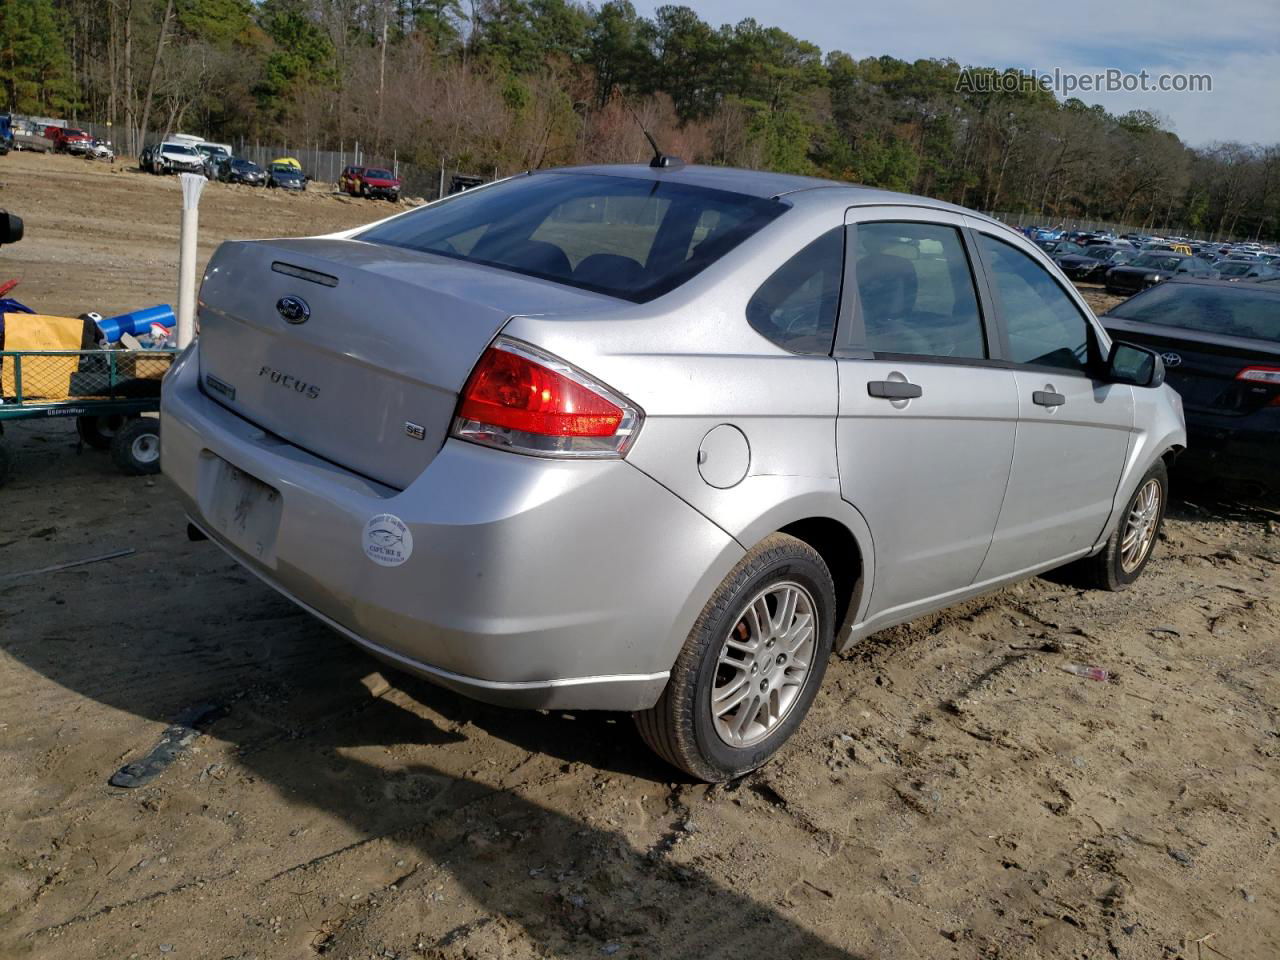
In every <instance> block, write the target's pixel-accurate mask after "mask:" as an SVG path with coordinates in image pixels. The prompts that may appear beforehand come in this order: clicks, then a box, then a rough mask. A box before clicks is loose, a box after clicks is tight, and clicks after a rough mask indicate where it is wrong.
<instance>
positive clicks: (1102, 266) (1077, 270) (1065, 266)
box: [1054, 244, 1137, 283]
mask: <svg viewBox="0 0 1280 960" xmlns="http://www.w3.org/2000/svg"><path fill="white" fill-rule="evenodd" d="M1136 256H1137V252H1136V251H1134V250H1130V249H1127V248H1122V247H1104V246H1100V245H1096V244H1095V245H1094V246H1091V247H1086V248H1085V252H1084V253H1082V254H1073V255H1069V256H1065V257H1055V258H1054V262H1055V263H1057V264H1058V266H1059V267H1060V268H1061V269H1062V272H1063V273H1065V274H1066V275H1067V276H1068V277H1070V278H1071V279H1072V280H1075V281H1077V282H1079V283H1101V282H1102V279H1103V278H1104V277H1105V276H1106V275H1107V271H1108V270H1110V269H1111V268H1112V267H1118V266H1121V265H1122V264H1126V263H1129V262H1130V261H1131V260H1133V259H1134V257H1136Z"/></svg>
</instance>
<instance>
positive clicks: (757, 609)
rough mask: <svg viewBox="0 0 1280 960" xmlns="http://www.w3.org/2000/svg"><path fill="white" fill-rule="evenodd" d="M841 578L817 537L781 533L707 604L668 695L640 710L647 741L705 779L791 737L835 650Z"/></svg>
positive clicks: (748, 766)
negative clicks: (807, 539) (813, 540)
mask: <svg viewBox="0 0 1280 960" xmlns="http://www.w3.org/2000/svg"><path fill="white" fill-rule="evenodd" d="M835 606H836V604H835V587H834V585H833V583H832V579H831V573H830V571H828V570H827V565H826V564H825V563H824V562H823V560H822V557H821V556H819V555H818V553H817V551H815V550H814V549H813V548H812V547H810V546H809V545H808V544H806V543H804V542H803V541H801V540H797V539H796V538H795V537H791V536H787V535H786V534H780V533H775V534H773V535H772V536H769V537H767V538H766V539H765V540H763V541H762V542H761V543H760V544H759V545H757V546H756V547H754V548H753V549H752V550H751V551H750V552H749V553H748V554H747V555H746V556H745V557H743V558H742V560H740V561H739V562H738V565H737V566H736V567H734V568H733V570H732V571H730V573H729V575H728V576H727V577H726V578H725V580H724V582H723V583H721V584H720V586H719V587H717V588H716V591H715V593H714V594H712V596H711V599H710V600H708V601H707V605H706V606H705V607H704V608H703V610H702V613H701V614H700V615H699V617H698V619H697V622H695V623H694V625H693V629H692V630H691V631H690V632H689V637H688V639H687V640H686V641H685V645H684V648H683V649H682V650H681V651H680V655H679V657H678V658H677V659H676V662H675V666H674V667H672V669H671V678H670V680H668V682H667V686H666V689H665V690H664V691H663V693H662V697H661V698H660V699H659V700H658V702H657V703H656V704H654V706H652V707H650V708H649V709H648V710H643V711H640V712H639V713H636V714H635V715H634V716H635V722H636V726H637V728H638V729H639V731H640V736H641V737H643V738H644V741H645V742H646V743H647V744H648V745H649V746H650V747H651V748H652V749H653V750H654V751H655V752H656V753H657V754H658V755H659V756H661V757H662V758H663V759H665V760H666V761H667V762H669V763H671V764H672V765H674V766H676V767H679V768H680V769H681V770H684V771H685V772H686V773H689V774H691V775H692V776H695V777H698V778H699V779H701V780H707V781H710V782H713V783H715V782H720V781H724V780H730V779H732V778H734V777H738V776H741V775H742V774H744V773H747V772H748V771H751V770H754V769H755V768H756V767H759V766H760V765H761V764H763V763H764V762H765V761H766V760H768V759H769V758H770V757H771V756H773V754H774V753H775V752H777V750H778V749H779V748H780V747H781V746H782V745H783V744H784V743H786V741H787V740H788V739H789V738H790V737H791V735H792V733H794V732H795V730H796V728H797V727H799V726H800V723H801V722H802V721H803V720H804V717H805V714H807V713H808V712H809V707H810V705H811V704H812V703H813V698H814V697H815V696H816V695H817V692H818V688H819V687H820V686H821V685H822V677H823V675H824V674H825V673H826V669H827V660H828V659H829V658H830V655H831V646H832V639H833V635H834V619H835Z"/></svg>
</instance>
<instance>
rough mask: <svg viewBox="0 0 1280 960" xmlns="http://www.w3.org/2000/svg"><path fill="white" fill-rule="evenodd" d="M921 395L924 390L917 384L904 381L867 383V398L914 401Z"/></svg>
mask: <svg viewBox="0 0 1280 960" xmlns="http://www.w3.org/2000/svg"><path fill="white" fill-rule="evenodd" d="M923 395H924V390H923V389H922V388H921V386H920V384H918V383H908V382H907V381H906V380H869V381H867V396H869V397H880V398H881V399H884V400H914V399H915V398H916V397H919V396H923Z"/></svg>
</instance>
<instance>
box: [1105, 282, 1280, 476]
mask: <svg viewBox="0 0 1280 960" xmlns="http://www.w3.org/2000/svg"><path fill="white" fill-rule="evenodd" d="M1101 319H1102V322H1103V324H1104V325H1105V326H1106V328H1107V330H1108V332H1110V333H1111V334H1112V335H1113V336H1116V337H1123V338H1124V339H1125V340H1130V341H1133V342H1134V343H1140V344H1142V345H1144V346H1147V347H1150V348H1151V349H1153V350H1157V351H1159V352H1160V354H1161V356H1162V358H1163V360H1164V365H1165V369H1166V370H1167V371H1168V373H1167V376H1168V382H1169V384H1170V386H1172V387H1173V388H1174V389H1175V390H1177V391H1178V393H1179V394H1181V396H1182V401H1183V404H1184V405H1185V408H1186V418H1187V433H1188V435H1189V437H1190V450H1189V451H1188V453H1187V454H1186V457H1185V458H1184V459H1183V460H1181V461H1180V462H1179V468H1180V469H1185V470H1186V471H1188V472H1189V473H1191V474H1192V475H1197V476H1200V477H1202V478H1211V479H1214V480H1229V481H1234V482H1236V483H1244V484H1248V485H1250V486H1254V487H1256V488H1259V489H1261V490H1265V491H1267V492H1270V493H1274V492H1276V491H1277V490H1280V279H1274V280H1263V281H1260V282H1257V283H1229V282H1226V281H1222V280H1216V281H1215V280H1185V279H1182V280H1178V281H1176V282H1173V283H1162V284H1160V286H1158V287H1155V288H1153V289H1151V290H1148V291H1147V292H1146V293H1142V294H1139V295H1138V296H1135V297H1131V298H1130V299H1128V300H1126V301H1125V302H1124V303H1121V304H1119V305H1117V306H1115V307H1113V308H1112V309H1111V310H1110V311H1108V312H1107V313H1106V314H1105V315H1104V316H1103V317H1102V318H1101Z"/></svg>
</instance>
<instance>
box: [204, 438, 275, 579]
mask: <svg viewBox="0 0 1280 960" xmlns="http://www.w3.org/2000/svg"><path fill="white" fill-rule="evenodd" d="M201 467H202V469H201V481H202V482H201V484H200V487H201V491H200V492H201V496H200V501H201V503H200V506H201V511H202V512H203V513H204V516H205V519H206V520H207V521H208V522H209V525H210V526H211V527H213V532H214V533H216V534H218V535H219V536H221V537H222V538H223V539H224V540H226V541H227V542H228V543H230V544H231V545H232V546H234V547H236V548H238V549H239V550H242V551H243V552H244V553H246V554H248V555H249V556H250V557H252V558H253V559H254V560H257V561H258V562H260V563H263V564H265V565H266V566H269V567H274V566H275V562H276V533H277V531H278V530H279V528H280V512H281V507H282V505H283V504H282V502H281V497H280V491H279V490H277V489H276V488H275V487H273V486H271V485H270V484H268V483H264V482H262V481H261V480H259V479H258V478H257V477H255V476H253V475H252V474H249V473H245V472H244V471H243V470H241V469H240V468H239V467H237V466H235V465H234V464H231V463H228V462H227V461H226V460H223V459H222V458H221V457H219V456H217V455H215V454H208V455H207V456H206V458H205V460H204V462H203V463H202V464H201Z"/></svg>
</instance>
